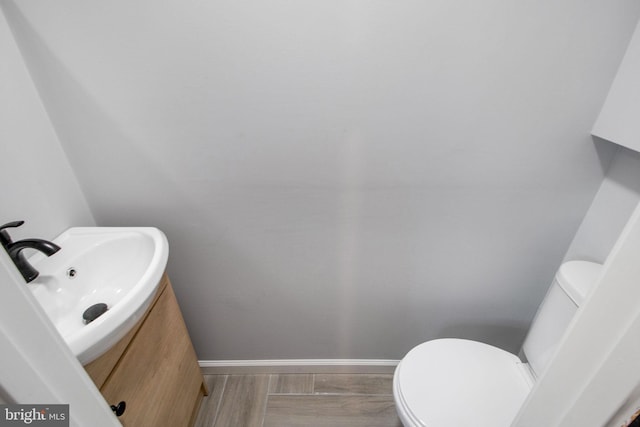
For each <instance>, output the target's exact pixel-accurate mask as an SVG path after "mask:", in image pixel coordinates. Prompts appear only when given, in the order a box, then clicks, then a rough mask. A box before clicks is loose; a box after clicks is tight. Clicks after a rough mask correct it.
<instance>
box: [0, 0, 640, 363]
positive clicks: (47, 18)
mask: <svg viewBox="0 0 640 427" xmlns="http://www.w3.org/2000/svg"><path fill="white" fill-rule="evenodd" d="M2 4H3V5H4V10H5V12H6V13H7V16H8V18H9V20H10V23H11V26H12V29H13V31H14V34H15V35H16V39H17V41H18V44H19V45H20V48H21V50H22V52H23V55H24V56H25V58H26V61H27V64H28V66H29V69H30V70H31V73H32V76H33V78H34V82H35V83H36V86H37V87H38V90H39V93H40V95H41V97H42V99H43V101H44V104H45V107H46V109H47V112H48V113H49V115H50V117H51V119H52V122H53V124H54V126H55V129H56V131H57V134H58V135H59V137H60V142H61V144H62V147H63V148H64V150H65V152H66V154H67V156H68V159H69V161H70V163H71V165H72V166H73V169H74V171H75V173H76V175H77V177H78V180H79V182H80V184H81V186H82V188H83V190H84V193H85V195H86V198H87V200H88V202H89V205H90V206H91V209H92V211H93V213H94V215H95V218H96V220H97V222H98V224H100V225H155V226H158V227H160V228H162V229H163V230H164V231H165V232H166V233H167V235H168V237H169V240H170V243H171V256H170V263H169V272H170V274H171V276H172V278H173V282H174V285H175V288H176V292H177V294H178V298H179V300H180V303H181V306H182V308H183V311H184V314H185V318H186V321H187V324H188V327H189V330H190V332H191V335H192V338H193V341H194V344H195V346H196V349H197V351H198V355H199V357H200V358H201V359H270V358H400V357H401V356H402V355H403V354H404V353H405V352H406V351H407V350H408V349H409V348H411V347H412V346H413V345H415V344H417V343H419V342H421V341H424V340H427V339H431V338H436V337H441V336H451V335H455V336H462V337H469V338H474V339H480V340H485V341H488V342H490V343H493V344H497V345H500V346H502V347H504V348H507V349H510V350H515V349H517V347H518V346H519V344H520V343H521V340H522V338H523V336H524V331H525V330H526V328H527V326H528V323H529V322H530V320H531V318H532V317H533V315H534V313H535V310H536V307H537V305H538V304H539V302H540V300H541V299H542V297H543V295H544V293H545V292H546V289H547V287H548V285H549V283H550V281H551V279H552V276H553V273H554V272H555V269H556V268H557V266H558V265H559V263H560V261H561V259H562V257H563V254H565V252H566V249H567V247H568V246H569V243H570V242H571V239H572V238H573V236H574V234H575V231H576V230H577V228H578V226H579V224H580V222H581V221H582V219H583V216H584V214H585V212H586V211H587V208H588V207H589V205H590V203H591V201H592V199H593V196H594V194H595V192H596V190H597V189H598V188H599V186H600V183H601V181H602V178H603V173H604V172H603V171H604V169H605V168H606V165H607V164H608V162H609V159H610V155H611V147H609V146H607V144H608V143H595V144H594V143H593V142H592V140H591V138H590V137H589V129H590V128H591V126H592V124H593V121H594V119H595V117H596V115H597V112H598V110H599V108H600V106H601V104H602V102H603V100H604V97H605V95H606V92H607V89H608V87H609V84H610V83H611V81H612V79H613V76H614V73H615V70H616V68H617V65H618V64H619V62H620V59H621V58H622V55H623V53H624V50H625V47H626V44H627V42H628V40H629V38H630V36H631V32H632V30H633V28H634V26H635V23H636V20H637V18H638V14H639V12H640V4H638V2H636V1H632V0H616V1H614V2H611V1H604V0H602V1H595V2H582V1H578V0H570V1H567V2H563V3H562V4H557V2H551V1H542V2H541V1H537V2H533V1H525V2H508V1H506V0H489V1H485V2H476V1H471V0H461V1H457V2H444V1H436V2H422V1H420V2H418V1H402V2H386V1H382V0H374V1H371V0H366V1H365V0H349V1H346V2H345V1H342V0H341V1H338V0H329V1H322V2H312V1H309V0H300V1H295V2H292V1H288V0H272V1H269V2H263V1H248V2H235V1H218V2H205V3H203V2H195V1H181V2H177V1H170V2H150V1H144V0H138V1H136V2H125V1H121V0H116V1H111V2H97V1H82V2H81V1H77V0H62V1H58V2H55V3H52V2H46V1H41V0H25V1H21V2H12V1H9V0H5V1H4V2H3V3H2Z"/></svg>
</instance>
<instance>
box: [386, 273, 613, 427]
mask: <svg viewBox="0 0 640 427" xmlns="http://www.w3.org/2000/svg"><path fill="white" fill-rule="evenodd" d="M601 267H602V266H601V265H600V264H597V263H593V262H588V261H569V262H566V263H564V264H563V265H562V266H561V267H560V269H559V270H558V273H557V274H556V277H555V280H554V282H553V284H552V285H551V287H550V289H549V292H548V293H547V296H546V297H545V299H544V301H543V303H542V304H541V305H540V308H539V309H538V313H537V314H536V317H535V319H534V321H533V323H532V326H531V329H530V331H529V334H528V335H527V338H526V340H525V343H524V345H523V353H524V354H525V356H526V357H527V363H525V362H523V361H521V360H520V358H518V356H516V355H515V354H512V353H509V352H507V351H505V350H502V349H499V348H497V347H494V346H491V345H488V344H484V343H481V342H477V341H470V340H465V339H455V338H447V339H437V340H433V341H427V342H425V343H423V344H420V345H418V346H417V347H414V348H413V349H412V350H411V351H409V353H407V355H406V356H405V357H404V358H403V359H402V360H401V361H400V363H399V364H398V366H397V368H396V370H395V374H394V377H393V395H394V399H395V403H396V410H397V412H398V415H399V417H400V419H401V421H402V424H403V425H404V426H405V427H453V426H456V427H460V426H467V425H468V426H474V427H508V426H510V425H511V422H512V421H513V419H514V418H515V416H516V415H517V413H518V411H519V410H520V407H521V406H522V404H523V402H524V401H525V399H526V398H527V395H528V394H529V391H530V390H531V388H532V387H533V385H534V383H535V381H536V376H537V374H539V373H540V372H542V370H543V369H544V367H545V366H546V364H547V363H548V361H549V360H550V358H551V356H552V355H553V352H554V351H555V348H556V346H557V344H558V342H559V341H560V339H561V338H562V335H563V334H564V331H565V330H566V327H567V326H568V324H569V322H570V321H571V319H572V317H573V315H574V314H575V312H576V311H577V308H578V307H579V306H580V304H581V303H582V302H583V300H584V298H585V295H586V294H587V292H588V290H589V289H590V287H591V285H592V284H593V283H594V282H595V281H596V280H597V278H598V276H599V274H600V270H601Z"/></svg>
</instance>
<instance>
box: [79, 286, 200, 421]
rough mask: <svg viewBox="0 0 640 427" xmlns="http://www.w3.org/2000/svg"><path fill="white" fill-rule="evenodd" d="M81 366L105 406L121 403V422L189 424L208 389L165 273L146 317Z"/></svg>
mask: <svg viewBox="0 0 640 427" xmlns="http://www.w3.org/2000/svg"><path fill="white" fill-rule="evenodd" d="M85 369H86V371H87V372H88V373H89V376H91V378H92V379H93V381H94V383H95V384H96V386H97V387H98V388H99V389H100V391H101V392H102V395H103V396H104V398H105V400H106V401H107V402H108V403H109V404H110V405H116V406H117V405H118V403H119V402H121V401H124V402H126V410H125V412H124V413H123V414H122V415H121V416H120V417H119V420H120V422H121V423H122V425H123V426H125V427H146V426H149V427H164V426H166V427H188V426H191V425H193V423H194V422H195V418H196V415H197V412H198V408H199V406H200V401H201V400H202V396H203V395H206V394H207V389H206V386H205V384H204V380H203V377H202V373H201V372H200V366H199V365H198V359H197V357H196V354H195V351H194V349H193V345H192V344H191V339H190V338H189V334H188V332H187V328H186V326H185V324H184V320H183V319H182V314H181V312H180V307H179V306H178V302H177V301H176V297H175V294H174V293H173V289H172V287H171V282H170V281H169V278H168V276H167V275H166V273H165V274H164V276H163V277H162V281H161V283H160V289H159V290H158V294H157V296H156V298H155V300H154V302H153V303H152V304H151V306H150V308H149V309H148V310H147V312H146V313H145V316H143V318H142V319H141V320H140V321H139V322H138V324H136V325H135V326H134V327H133V329H132V330H131V331H130V332H129V333H128V334H127V336H125V337H124V338H122V340H120V341H119V342H118V343H117V344H116V345H115V346H114V347H113V348H111V349H110V350H109V351H108V352H107V353H105V354H104V355H102V356H100V357H99V358H98V359H96V360H94V361H93V362H91V363H89V364H87V365H85Z"/></svg>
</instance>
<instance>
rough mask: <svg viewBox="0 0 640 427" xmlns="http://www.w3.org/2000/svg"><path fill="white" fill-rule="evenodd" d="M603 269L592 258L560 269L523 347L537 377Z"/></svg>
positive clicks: (574, 262)
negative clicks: (591, 260)
mask: <svg viewBox="0 0 640 427" xmlns="http://www.w3.org/2000/svg"><path fill="white" fill-rule="evenodd" d="M601 269H602V265H601V264H598V263H595V262H589V261H568V262H565V263H564V264H562V265H561V266H560V268H559V269H558V272H557V273H556V276H555V279H554V280H553V283H552V284H551V287H550V288H549V292H547V296H546V297H545V298H544V300H543V301H542V304H541V305H540V307H539V308H538V313H537V314H536V316H535V318H534V319H533V323H532V325H531V329H530V330H529V334H528V335H527V338H526V339H525V341H524V345H523V347H522V350H523V352H524V354H525V356H526V358H527V361H528V362H529V366H530V367H531V369H532V370H533V372H534V373H535V375H536V376H538V375H540V374H541V373H542V371H543V370H544V368H545V367H546V366H547V363H548V362H549V360H550V359H551V356H553V353H554V351H555V349H556V347H557V345H558V343H559V342H560V339H561V338H562V335H563V334H564V332H565V331H566V329H567V326H569V322H571V319H572V318H573V315H574V314H575V313H576V311H577V310H578V307H579V306H580V304H582V302H583V301H584V298H585V296H586V295H587V292H588V291H589V289H590V288H591V286H592V285H593V283H594V282H595V281H596V280H597V279H598V276H599V275H600V270H601Z"/></svg>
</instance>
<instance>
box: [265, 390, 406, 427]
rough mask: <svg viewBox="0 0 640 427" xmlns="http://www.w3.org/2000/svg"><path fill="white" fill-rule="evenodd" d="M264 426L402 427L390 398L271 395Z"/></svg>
mask: <svg viewBox="0 0 640 427" xmlns="http://www.w3.org/2000/svg"><path fill="white" fill-rule="evenodd" d="M264 427H402V424H401V423H400V420H399V419H398V415H397V413H396V410H395V405H394V402H393V397H392V396H382V395H377V396H361V395H271V396H269V401H268V404H267V410H266V413H265V418H264Z"/></svg>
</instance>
